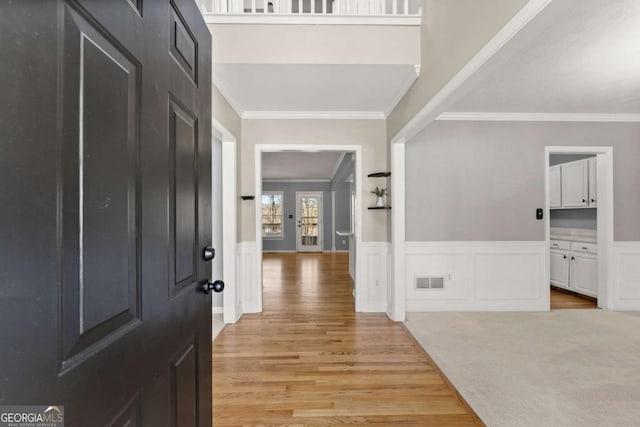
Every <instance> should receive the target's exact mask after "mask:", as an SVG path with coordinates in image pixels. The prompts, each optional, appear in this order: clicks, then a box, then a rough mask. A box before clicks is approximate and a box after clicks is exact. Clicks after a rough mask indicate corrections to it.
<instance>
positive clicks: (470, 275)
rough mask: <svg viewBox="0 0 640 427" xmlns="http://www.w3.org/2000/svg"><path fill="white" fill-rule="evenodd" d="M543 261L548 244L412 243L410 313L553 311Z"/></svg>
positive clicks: (408, 254)
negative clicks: (439, 311) (550, 308)
mask: <svg viewBox="0 0 640 427" xmlns="http://www.w3.org/2000/svg"><path fill="white" fill-rule="evenodd" d="M544 257H545V243H544V242H543V241H540V242H538V241H532V242H407V246H406V266H407V271H406V280H407V283H406V286H407V311H409V312H412V311H413V312H416V311H438V310H460V311H463V310H465V311H466V310H488V311H508V310H545V311H546V310H549V302H548V289H549V285H548V284H547V283H545V282H546V280H545V259H544ZM545 292H546V294H545Z"/></svg>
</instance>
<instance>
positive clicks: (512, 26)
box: [391, 0, 551, 143]
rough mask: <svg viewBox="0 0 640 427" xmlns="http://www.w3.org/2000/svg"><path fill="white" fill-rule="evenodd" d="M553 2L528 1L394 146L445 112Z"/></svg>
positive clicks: (441, 92)
mask: <svg viewBox="0 0 640 427" xmlns="http://www.w3.org/2000/svg"><path fill="white" fill-rule="evenodd" d="M549 3H551V0H529V2H527V4H525V5H524V6H523V7H522V9H520V11H519V12H518V13H516V14H515V16H514V17H513V18H512V19H511V21H509V22H508V23H507V25H505V26H504V27H503V28H502V29H501V30H500V31H499V32H498V33H497V34H496V35H495V36H494V37H493V38H492V39H491V40H490V41H489V42H488V43H487V44H486V45H485V46H484V47H483V48H482V49H481V50H480V51H479V52H478V53H477V54H476V55H475V56H474V57H473V58H472V59H471V60H470V61H469V62H468V63H467V64H466V65H465V66H464V67H462V69H461V70H460V71H458V73H457V74H456V75H455V76H453V78H452V79H451V80H449V82H448V83H447V84H446V85H444V87H443V88H442V89H440V91H439V92H438V93H437V94H436V95H435V96H434V97H433V98H431V100H429V102H427V104H426V105H425V106H424V107H422V109H421V110H420V111H419V112H418V113H417V114H416V115H415V116H414V117H413V118H412V119H411V120H409V122H407V124H406V125H404V127H403V128H402V129H400V131H399V132H398V133H397V134H396V135H395V136H394V137H393V138H392V139H391V142H392V143H398V142H403V141H409V140H410V139H412V138H413V137H414V136H416V135H417V134H418V133H419V132H420V131H422V130H423V129H424V128H425V127H426V126H427V125H429V123H431V122H432V121H433V120H434V119H435V118H436V117H437V116H439V115H440V113H442V109H443V108H445V102H446V101H448V100H449V98H451V96H452V95H453V94H454V93H455V92H456V91H457V90H458V89H460V87H461V86H462V85H463V83H465V82H466V81H467V80H468V79H469V78H470V77H471V76H473V75H474V74H475V73H476V72H477V71H478V70H479V69H480V68H481V67H482V66H483V65H484V64H485V63H486V62H487V61H488V60H489V59H491V58H492V57H493V56H494V55H495V54H496V53H497V52H498V51H500V49H502V47H503V46H504V45H505V44H506V43H507V42H509V40H511V39H512V38H513V37H514V36H515V35H516V34H518V33H519V32H520V31H521V30H522V29H523V28H524V27H525V26H526V25H527V24H528V23H529V22H530V21H531V20H532V19H533V18H535V17H536V16H537V15H538V14H539V13H540V12H542V10H543V9H544V8H545V7H547V5H549Z"/></svg>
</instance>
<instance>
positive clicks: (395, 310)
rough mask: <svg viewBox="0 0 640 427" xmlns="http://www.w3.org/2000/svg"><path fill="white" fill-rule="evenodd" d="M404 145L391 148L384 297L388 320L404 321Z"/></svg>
mask: <svg viewBox="0 0 640 427" xmlns="http://www.w3.org/2000/svg"><path fill="white" fill-rule="evenodd" d="M405 161H406V159H405V144H404V143H396V144H392V145H391V207H392V208H393V209H391V269H390V270H391V278H392V280H391V281H390V283H389V287H388V294H387V315H388V316H389V318H391V320H394V321H396V322H403V321H404V320H405V319H406V311H407V296H406V289H405V274H406V262H405V251H406V246H405V240H406V235H405Z"/></svg>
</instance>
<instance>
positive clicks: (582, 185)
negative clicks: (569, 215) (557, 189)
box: [560, 160, 589, 208]
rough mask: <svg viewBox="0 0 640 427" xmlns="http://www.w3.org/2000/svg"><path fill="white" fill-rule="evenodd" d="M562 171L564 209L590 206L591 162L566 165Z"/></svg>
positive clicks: (582, 161) (581, 161)
mask: <svg viewBox="0 0 640 427" xmlns="http://www.w3.org/2000/svg"><path fill="white" fill-rule="evenodd" d="M560 166H561V171H562V207H565V208H581V207H585V206H589V200H588V199H589V162H588V161H584V160H579V161H577V162H571V163H564V164H562V165H560Z"/></svg>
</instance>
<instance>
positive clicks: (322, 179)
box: [262, 178, 331, 182]
mask: <svg viewBox="0 0 640 427" xmlns="http://www.w3.org/2000/svg"><path fill="white" fill-rule="evenodd" d="M262 182H331V180H330V179H328V178H318V179H296V178H273V179H269V178H267V179H263V180H262Z"/></svg>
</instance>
